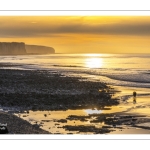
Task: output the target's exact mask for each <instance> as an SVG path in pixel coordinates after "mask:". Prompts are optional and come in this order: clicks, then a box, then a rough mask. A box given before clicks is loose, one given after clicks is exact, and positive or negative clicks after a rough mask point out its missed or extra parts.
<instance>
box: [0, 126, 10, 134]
mask: <svg viewBox="0 0 150 150" xmlns="http://www.w3.org/2000/svg"><path fill="white" fill-rule="evenodd" d="M0 134H8V129H7V126H0Z"/></svg>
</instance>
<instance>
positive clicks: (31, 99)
mask: <svg viewBox="0 0 150 150" xmlns="http://www.w3.org/2000/svg"><path fill="white" fill-rule="evenodd" d="M0 84H1V86H0V109H1V111H3V112H5V113H6V114H11V115H15V117H17V118H18V120H20V122H22V119H24V120H26V121H28V122H29V123H30V125H31V126H38V127H40V128H41V129H43V130H45V131H47V132H46V133H52V134H130V133H132V134H139V133H141V134H145V133H149V122H150V118H149V107H150V103H149V98H150V94H149V93H150V91H149V89H142V88H139V89H135V88H127V87H111V86H109V85H106V84H105V83H101V82H94V81H88V80H86V79H85V78H82V77H67V76H64V75H63V74H60V73H59V72H55V71H42V70H40V71H36V70H10V69H9V70H7V69H1V72H0ZM134 90H136V91H137V98H136V103H133V98H132V93H133V91H134ZM1 116H4V114H2V113H1ZM9 122H10V124H9V126H11V120H10V121H9ZM6 123H7V122H6ZM12 124H14V122H12ZM21 124H22V123H21ZM17 126H18V124H16V125H15V128H16V129H17ZM146 131H148V132H146ZM13 133H14V134H19V133H20V134H21V133H24V134H26V132H22V131H20V132H16V130H15V131H14V132H13ZM34 133H35V132H33V134H34ZM39 133H40V132H39ZM27 134H32V132H28V133H27Z"/></svg>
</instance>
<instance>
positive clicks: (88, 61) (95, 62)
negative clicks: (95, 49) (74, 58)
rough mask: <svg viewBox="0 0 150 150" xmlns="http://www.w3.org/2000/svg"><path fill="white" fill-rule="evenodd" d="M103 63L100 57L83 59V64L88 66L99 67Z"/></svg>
mask: <svg viewBox="0 0 150 150" xmlns="http://www.w3.org/2000/svg"><path fill="white" fill-rule="evenodd" d="M102 65H103V59H102V58H87V59H86V60H85V66H86V67H88V68H101V67H102Z"/></svg>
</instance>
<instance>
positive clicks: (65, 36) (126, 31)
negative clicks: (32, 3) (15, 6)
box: [0, 16, 150, 53]
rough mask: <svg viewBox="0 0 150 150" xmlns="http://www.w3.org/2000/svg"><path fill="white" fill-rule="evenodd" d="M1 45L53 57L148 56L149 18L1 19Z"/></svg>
mask: <svg viewBox="0 0 150 150" xmlns="http://www.w3.org/2000/svg"><path fill="white" fill-rule="evenodd" d="M0 41H1V42H25V43H26V44H33V45H34V44H35V45H45V46H51V47H53V48H54V49H55V51H56V53H149V52H150V16H0Z"/></svg>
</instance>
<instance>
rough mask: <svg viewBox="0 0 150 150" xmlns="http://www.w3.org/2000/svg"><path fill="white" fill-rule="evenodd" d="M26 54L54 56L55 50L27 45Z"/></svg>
mask: <svg viewBox="0 0 150 150" xmlns="http://www.w3.org/2000/svg"><path fill="white" fill-rule="evenodd" d="M25 48H26V52H27V53H28V54H29V53H30V54H53V53H55V50H54V48H52V47H47V46H40V45H25Z"/></svg>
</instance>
